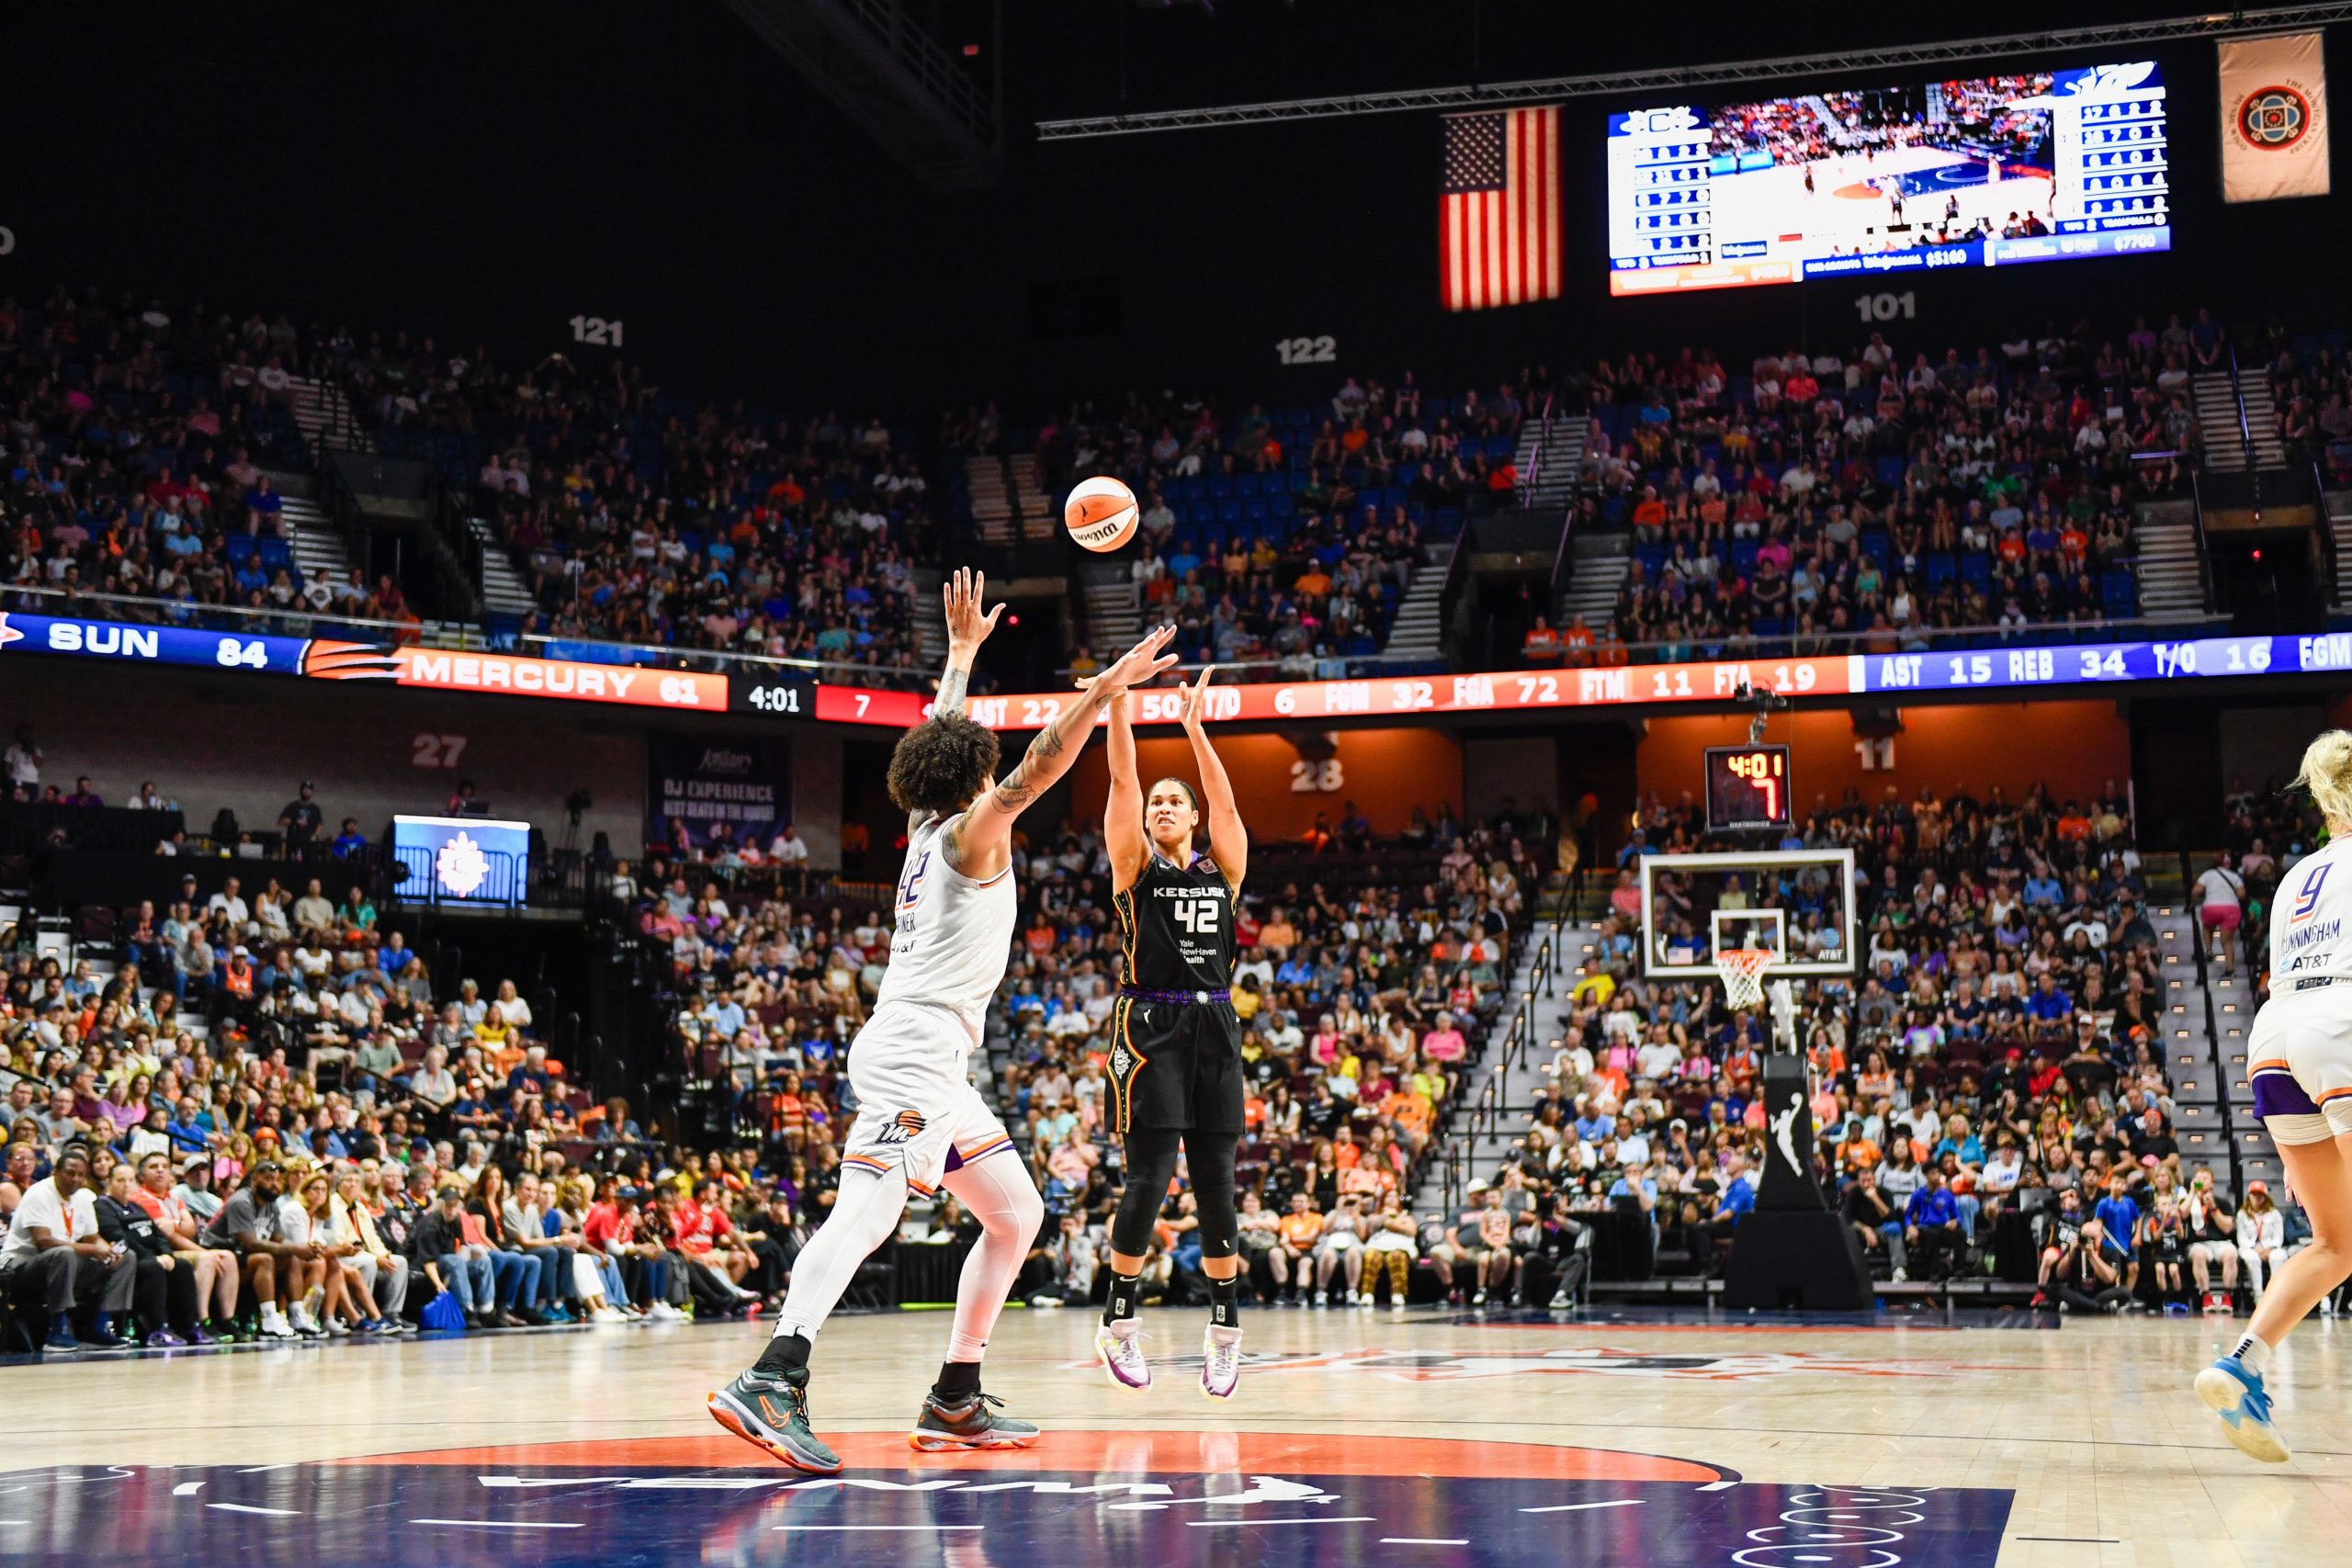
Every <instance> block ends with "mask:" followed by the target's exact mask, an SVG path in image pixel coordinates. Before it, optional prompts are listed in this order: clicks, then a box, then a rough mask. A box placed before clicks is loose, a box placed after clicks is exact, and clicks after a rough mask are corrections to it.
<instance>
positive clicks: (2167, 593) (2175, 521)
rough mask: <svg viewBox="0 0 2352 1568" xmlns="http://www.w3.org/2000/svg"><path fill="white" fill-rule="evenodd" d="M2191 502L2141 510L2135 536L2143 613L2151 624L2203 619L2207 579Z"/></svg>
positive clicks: (2152, 505)
mask: <svg viewBox="0 0 2352 1568" xmlns="http://www.w3.org/2000/svg"><path fill="white" fill-rule="evenodd" d="M2194 505H2195V503H2194V502H2186V501H2168V502H2148V503H2146V504H2143V505H2142V506H2141V507H2140V508H2139V509H2138V516H2137V518H2136V519H2135V520H2134V521H2133V523H2132V525H2131V527H2132V532H2133V534H2134V535H2136V536H2137V537H2138V542H2139V546H2140V558H2139V561H2138V563H2137V565H2136V568H2135V571H2136V575H2137V576H2138V579H2139V585H2140V614H2141V615H2144V616H2147V617H2148V618H2149V619H2151V620H2159V621H2163V620H2197V619H2201V618H2202V617H2203V616H2204V615H2205V578H2204V574H2203V572H2202V571H2200V570H2199V564H2198V558H2197V522H2196V517H2195V514H2194V513H2193V512H2192V510H2191V508H2192V507H2193V506H2194Z"/></svg>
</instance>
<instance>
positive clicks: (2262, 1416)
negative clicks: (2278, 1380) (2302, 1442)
mask: <svg viewBox="0 0 2352 1568" xmlns="http://www.w3.org/2000/svg"><path fill="white" fill-rule="evenodd" d="M2197 1397H2198V1398H2199V1399H2201V1400H2203V1401H2204V1402H2205V1404H2206V1405H2207V1407H2208V1408H2210V1409H2211V1410H2212V1411H2213V1413H2214V1414H2215V1415H2217V1416H2221V1418H2222V1431H2223V1432H2224V1433H2226V1434H2227V1435H2228V1437H2229V1439H2230V1441H2232V1442H2233V1443H2235V1444H2236V1445H2237V1446H2238V1450H2239V1451H2240V1452H2241V1453H2244V1454H2245V1455H2246V1457H2248V1458H2249V1459H2258V1460H2260V1461H2263V1462H2264V1463H2265V1464H2284V1463H2286V1462H2287V1460H2288V1457H2289V1456H2288V1453H2287V1445H2286V1443H2285V1442H2283V1441H2281V1440H2280V1438H2279V1436H2278V1428H2277V1427H2273V1426H2272V1425H2271V1424H2270V1395H2269V1394H2268V1393H2267V1392H2266V1391H2265V1390H2264V1388H2263V1386H2262V1375H2261V1374H2260V1373H2259V1372H2256V1371H2252V1370H2251V1369H2249V1368H2248V1367H2247V1366H2246V1364H2245V1362H2244V1361H2241V1360H2239V1359H2237V1358H2236V1357H2235V1356H2224V1357H2222V1359H2220V1360H2218V1361H2216V1362H2214V1363H2213V1364H2212V1365H2211V1366H2210V1367H2208V1368H2206V1369H2205V1370H2204V1371H2201V1372H2199V1373H2198V1374H2197Z"/></svg>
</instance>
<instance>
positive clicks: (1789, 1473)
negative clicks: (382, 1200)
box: [0, 1307, 2352, 1568]
mask: <svg viewBox="0 0 2352 1568" xmlns="http://www.w3.org/2000/svg"><path fill="white" fill-rule="evenodd" d="M1149 1317H1150V1321H1149V1322H1148V1325H1147V1330H1148V1333H1149V1334H1150V1336H1151V1338H1150V1341H1149V1344H1150V1347H1151V1349H1152V1350H1153V1352H1154V1354H1155V1358H1156V1360H1155V1370H1156V1371H1157V1373H1158V1379H1159V1381H1158V1386H1156V1387H1155V1388H1154V1389H1153V1390H1152V1391H1151V1393H1148V1395H1144V1396H1141V1397H1136V1396H1132V1395H1126V1394H1123V1393H1119V1392H1118V1391H1115V1390H1114V1389H1113V1388H1112V1387H1110V1386H1109V1385H1108V1384H1107V1382H1105V1381H1104V1379H1103V1374H1102V1373H1101V1371H1099V1370H1098V1369H1096V1368H1094V1367H1093V1366H1092V1365H1091V1361H1090V1359H1089V1358H1090V1354H1091V1352H1090V1346H1089V1339H1090V1336H1091V1329H1092V1323H1093V1316H1092V1314H1090V1313H1079V1312H1061V1313H1044V1312H1013V1313H1009V1314H1006V1316H1005V1319H1004V1321H1003V1323H1002V1324H1001V1327H1000V1330H999V1334H998V1337H997V1339H996V1341H995V1343H994V1344H993V1345H992V1346H991V1348H990V1351H989V1361H988V1367H989V1379H988V1386H989V1389H990V1391H991V1392H993V1393H1000V1394H1001V1395H1003V1396H1004V1397H1005V1398H1006V1399H1007V1401H1008V1402H1009V1405H1010V1408H1011V1410H1012V1412H1014V1413H1016V1414H1018V1415H1020V1416H1024V1417H1026V1418H1030V1419H1034V1420H1036V1421H1038V1422H1040V1423H1042V1424H1043V1425H1044V1426H1045V1427H1046V1429H1047V1435H1046V1438H1045V1439H1044V1440H1043V1441H1042V1442H1041V1443H1040V1444H1039V1445H1038V1446H1037V1447H1036V1448H1035V1449H1033V1450H1026V1451H1023V1452H1016V1453H1011V1454H1002V1455H955V1456H931V1455H921V1454H916V1453H913V1452H911V1451H910V1450H909V1449H908V1448H907V1446H906V1444H905V1441H904V1433H905V1430H906V1427H907V1426H908V1425H909V1424H910V1421H911V1420H912V1418H913V1416H914V1414H915V1411H916V1407H917V1404H918V1402H919V1401H920V1399H921V1397H922V1391H923V1388H924V1386H925V1385H926V1383H927V1382H928V1380H929V1378H930V1375H931V1371H932V1368H933V1363H934V1362H935V1361H936V1359H937V1358H938V1355H939V1346H940V1344H941V1342H942V1341H943V1340H944V1334H945V1324H944V1320H943V1319H942V1318H941V1317H940V1316H938V1315H936V1314H919V1313H894V1314H865V1315H848V1316H843V1317H840V1318H837V1319H836V1320H835V1321H834V1322H833V1323H831V1325H828V1326H827V1327H826V1329H825V1332H824V1334H823V1336H822V1337H821V1339H820V1342H819V1349H818V1369H819V1371H818V1380H817V1382H816V1383H815V1384H814V1387H813V1390H812V1403H813V1405H814V1409H815V1413H816V1416H817V1419H818V1423H819V1429H820V1433H822V1434H823V1435H824V1436H826V1437H827V1438H829V1439H831V1441H832V1442H833V1443H834V1444H835V1446H836V1447H837V1448H839V1449H840V1450H841V1451H842V1454H843V1456H844V1457H845V1458H846V1459H847V1460H848V1461H849V1468H848V1469H847V1470H846V1471H845V1472H843V1475H842V1478H841V1479H840V1481H838V1482H836V1481H831V1480H814V1479H812V1478H810V1477H808V1476H805V1475H801V1474H798V1473H797V1472H790V1471H787V1470H785V1469H783V1468H781V1467H779V1466H777V1465H775V1463H773V1462H772V1461H769V1460H767V1459H765V1458H763V1456H761V1455H760V1454H758V1453H756V1452H755V1451H754V1450H752V1449H750V1448H749V1447H747V1446H746V1445H744V1444H742V1443H741V1442H739V1441H737V1440H735V1439H733V1438H729V1437H728V1436H727V1435H726V1434H725V1433H723V1432H721V1431H720V1430H719V1429H718V1427H716V1426H715V1425H714V1424H713V1423H712V1422H711V1421H710V1419H709V1417H708V1416H707V1415H706V1414H705V1413H704V1409H703V1396H704V1394H705V1393H706V1392H707V1390H708V1389H710V1388H712V1387H713V1386H715V1385H716V1384H717V1383H718V1382H721V1381H723V1380H724V1379H725V1378H726V1377H727V1376H729V1375H730V1374H731V1373H732V1372H733V1371H736V1370H738V1369H740V1368H741V1365H742V1364H743V1363H744V1362H745V1361H747V1360H748V1359H750V1358H751V1356H752V1354H754V1353H755V1351H756V1350H757V1348H758V1346H759V1343H760V1331H759V1330H758V1329H756V1328H746V1327H744V1326H741V1325H723V1326H722V1325H667V1326H645V1327H636V1328H628V1329H609V1330H574V1331H556V1332H540V1333H527V1334H506V1335H500V1336H495V1337H475V1338H470V1339H467V1338H451V1339H445V1340H438V1341H435V1340H432V1339H427V1340H424V1341H403V1342H394V1343H384V1344H361V1343H356V1342H355V1343H348V1344H335V1345H320V1346H307V1347H289V1348H239V1349H236V1350H232V1351H228V1352H216V1353H201V1354H194V1355H171V1356H138V1355H128V1356H120V1357H93V1358H88V1359H79V1360H74V1361H63V1362H59V1361H51V1362H49V1363H46V1364H27V1365H22V1366H18V1367H15V1368H12V1369H10V1370H9V1371H8V1372H7V1374H6V1375H7V1382H8V1392H9V1402H8V1403H9V1414H10V1420H9V1425H10V1427H12V1428H13V1430H14V1432H15V1435H16V1441H15V1442H13V1443H12V1444H10V1445H9V1448H8V1450H7V1451H8V1454H9V1456H10V1461H11V1464H12V1465H13V1467H14V1469H13V1472H12V1473H10V1474H9V1475H7V1476H6V1477H5V1478H0V1494H4V1495H0V1556H5V1558H6V1561H9V1562H28V1563H31V1562H57V1563H59V1564H64V1563H67V1562H74V1563H81V1562H89V1561H92V1560H93V1559H94V1557H95V1559H96V1560H97V1561H106V1562H142V1561H143V1562H155V1563H164V1562H187V1563H235V1564H240V1565H242V1568H278V1565H280V1564H283V1565H286V1568H294V1565H297V1564H300V1565H302V1568H311V1565H316V1564H335V1563H343V1562H370V1563H374V1562H394V1563H404V1562H415V1563H434V1564H448V1563H453V1562H459V1563H473V1564H483V1565H502V1564H506V1563H533V1564H549V1563H575V1562H576V1563H582V1564H585V1563H597V1564H611V1563H620V1562H636V1563H648V1564H666V1563H715V1562H726V1563H755V1562H785V1561H793V1562H816V1563H830V1562H843V1563H852V1562H910V1563H915V1564H931V1563H940V1564H946V1565H948V1568H1051V1565H1056V1564H1065V1563H1067V1564H1080V1565H1092V1564H1097V1563H1100V1564H1105V1565H1111V1564H1117V1565H1120V1568H1125V1565H1127V1564H1132V1563H1136V1562H1165V1563H1192V1562H1218V1563H1224V1562H1266V1563H1284V1564H1288V1563H1298V1562H1329V1563H1339V1562H1349V1563H1358V1562H1361V1563H1371V1564H1380V1565H1382V1568H1386V1565H1389V1564H1408V1565H1412V1568H1453V1565H1455V1564H1480V1565H1485V1564H1521V1563H1528V1564H1534V1563H1544V1564H1560V1563H1571V1564H1577V1565H1585V1564H1594V1565H1598V1564H1625V1565H1627V1568H1633V1565H1637V1564H1638V1565H1650V1564H1683V1563H1690V1564H1698V1563H1739V1564H1747V1565H1761V1564H1771V1565H1774V1568H1780V1565H1782V1564H1797V1563H1808V1564H1833V1565H1850V1568H1891V1565H1892V1564H1894V1563H1898V1562H1900V1563H1917V1564H1952V1565H1962V1564H1993V1563H1999V1564H2002V1565H2005V1568H2023V1565H2038V1564H2051V1565H2053V1568H2054V1565H2057V1564H2062V1563H2063V1564H2067V1565H2069V1568H2073V1565H2077V1564H2082V1563H2087V1562H2100V1563H2119V1564H2120V1563H2134V1564H2140V1563H2167V1562H2195V1563H2199V1564H2241V1563H2242V1564H2263V1563H2279V1564H2285V1563H2298V1564H2301V1563H2307V1562H2312V1561H2313V1560H2315V1557H2316V1554H2318V1553H2320V1552H2322V1551H2327V1550H2330V1549H2336V1548H2340V1545H2341V1543H2342V1542H2343V1541H2344V1540H2346V1537H2347V1535H2348V1534H2352V1444H2347V1443H2346V1442H2344V1441H2343V1440H2342V1438H2340V1437H2339V1434H2340V1433H2341V1432H2342V1430H2343V1428H2344V1426H2345V1422H2346V1416H2347V1401H2346V1397H2345V1394H2344V1393H2343V1390H2344V1388H2345V1386H2346V1382H2347V1377H2346V1374H2347V1372H2352V1344H2347V1341H2346V1338H2345V1337H2344V1333H2343V1331H2341V1330H2339V1329H2338V1328H2337V1327H2336V1325H2335V1324H2333V1323H2332V1322H2330V1323H2314V1324H2312V1325H2308V1326H2307V1327H2306V1329H2305V1331H2304V1332H2302V1333H2301V1334H2298V1335H2297V1336H2296V1337H2295V1338H2294V1339H2293V1340H2292V1341H2290V1343H2289V1345H2288V1346H2287V1347H2286V1348H2284V1349H2283V1350H2282V1351H2281V1352H2280V1357H2279V1371H2278V1373H2275V1374H2274V1379H2273V1383H2274V1387H2276V1388H2278V1389H2279V1390H2280V1392H2281V1394H2282V1398H2281V1406H2282V1419H2283V1420H2284V1421H2285V1423H2286V1430H2287V1433H2288V1436H2289V1438H2290V1441H2292V1442H2294V1443H2295V1444H2296V1445H2297V1450H2298V1451H2297V1457H2296V1459H2295V1461H2294V1462H2292V1463H2291V1464H2289V1465H2287V1466H2285V1467H2282V1468H2278V1469H2267V1468H2265V1467H2262V1466H2258V1465H2256V1463H2254V1462H2253V1461H2249V1460H2247V1459H2245V1458H2244V1457H2243V1456H2242V1455H2240V1454H2239V1453H2238V1452H2237V1451H2236V1450H2234V1449H2232V1448H2231V1447H2229V1446H2228V1445H2227V1444H2226V1443H2225V1442H2224V1441H2223V1439H2222V1436H2221V1432H2220V1429H2219V1427H2217V1426H2216V1425H2215V1423H2214V1421H2213V1418H2212V1417H2211V1416H2210V1415H2209V1414H2208V1413H2207V1412H2206V1411H2205V1410H2204V1408H2203V1407H2202V1406H2200V1405H2199V1404H2197V1402H2196V1400H2195V1399H2194V1398H2193V1397H2192V1396H2191V1395H2190V1394H2189V1393H2188V1379H2189V1376H2190V1375H2191V1374H2192V1373H2193V1371H2195V1370H2196V1368H2197V1367H2199V1365H2201V1364H2202V1363H2203V1362H2204V1361H2206V1360H2207V1359H2210V1357H2211V1354H2212V1345H2213V1342H2214V1341H2215V1339H2216V1338H2217V1337H2219V1335H2220V1334H2221V1333H2222V1332H2223V1325H2222V1323H2221V1322H2220V1321H2218V1320H2217V1321H2210V1322H2209V1321H2205V1320H2196V1319H2189V1320H2179V1319H2157V1320H2147V1319H2139V1320H2127V1321H2112V1320H2100V1321H2081V1320H2075V1319H2068V1320H2065V1321H2064V1323H2063V1325H2056V1320H2052V1319H2047V1318H2045V1319H2042V1320H2041V1323H2040V1324H2039V1325H2036V1324H2035V1323H2034V1322H2033V1320H2030V1319H2029V1318H2027V1317H2025V1316H2024V1315H2022V1314H2016V1315H2014V1316H2012V1317H2010V1318H2007V1319H2005V1320H2003V1321H2007V1322H2010V1323H2014V1324H2015V1325H2017V1326H2015V1327H2010V1328H1996V1327H1991V1326H1971V1327H1954V1328H1947V1327H1944V1326H1942V1325H1941V1322H1940V1319H1937V1320H1934V1321H1932V1322H1928V1323H1921V1324H1917V1325H1913V1324H1908V1323H1904V1322H1901V1321H1899V1320H1896V1321H1891V1322H1889V1323H1887V1324H1886V1325H1857V1324H1846V1323H1827V1322H1776V1323H1773V1324H1770V1325H1766V1326H1757V1325H1752V1324H1749V1323H1744V1322H1741V1321H1736V1320H1734V1319H1732V1318H1730V1317H1727V1316H1720V1315H1719V1316H1716V1317H1714V1318H1712V1319H1711V1318H1709V1317H1708V1316H1707V1315H1705V1314H1702V1313H1697V1312H1688V1313H1682V1314H1674V1315H1668V1314H1662V1313H1655V1312H1652V1313H1645V1312H1642V1311H1641V1310H1640V1309H1625V1310H1623V1312H1619V1311H1616V1310H1614V1309H1610V1308H1605V1307H1603V1308H1597V1309H1595V1310H1594V1311H1593V1312H1591V1313H1589V1314H1586V1315H1584V1316H1582V1317H1580V1318H1578V1319H1576V1320H1574V1321H1571V1320H1569V1319H1567V1318H1566V1317H1565V1316H1562V1317H1558V1318H1555V1317H1554V1316H1552V1315H1551V1314H1510V1313H1503V1314H1487V1315H1486V1316H1484V1317H1480V1316H1478V1315H1476V1314H1462V1313H1457V1312H1419V1311H1417V1312H1413V1313H1408V1314H1399V1313H1391V1312H1388V1311H1386V1310H1381V1311H1357V1310H1353V1309H1335V1310H1328V1311H1309V1310H1293V1311H1272V1310H1267V1311H1258V1312H1255V1313H1252V1314H1250V1316H1249V1317H1248V1319H1247V1326H1248V1328H1249V1332H1250V1338H1249V1342H1248V1343H1249V1348H1250V1353H1251V1357H1252V1362H1251V1366H1250V1371H1249V1372H1248V1374H1247V1375H1246V1376H1245V1377H1244V1380H1243V1382H1242V1386H1241V1393H1240V1395H1239V1396H1238V1398H1236V1399H1235V1400H1234V1401H1233V1402H1232V1404H1230V1405H1212V1404H1209V1403H1208V1402H1207V1401H1205V1400H1204V1399H1203V1398H1202V1397H1201V1395H1200V1393H1199V1392H1198V1387H1197V1383H1196V1381H1195V1380H1196V1378H1197V1372H1198V1357H1199V1340H1198V1335H1199V1332H1200V1314H1198V1313H1196V1312H1189V1311H1188V1312H1181V1313H1176V1312H1160V1313H1157V1314H1149ZM2052 1325H2055V1326H2052Z"/></svg>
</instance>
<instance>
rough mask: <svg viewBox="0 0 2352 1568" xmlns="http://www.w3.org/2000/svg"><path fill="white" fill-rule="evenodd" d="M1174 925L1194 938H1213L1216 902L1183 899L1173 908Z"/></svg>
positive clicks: (1213, 900) (1206, 899)
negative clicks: (1190, 933) (1180, 927)
mask: <svg viewBox="0 0 2352 1568" xmlns="http://www.w3.org/2000/svg"><path fill="white" fill-rule="evenodd" d="M1175 913H1176V923H1177V924H1178V925H1180V926H1182V927H1183V928H1184V929H1185V930H1186V931H1191V932H1192V933H1193V935H1194V936H1213V935H1215V934H1216V921H1217V901H1216V899H1214V898H1184V899H1181V900H1179V901H1178V902H1177V904H1176V906H1175Z"/></svg>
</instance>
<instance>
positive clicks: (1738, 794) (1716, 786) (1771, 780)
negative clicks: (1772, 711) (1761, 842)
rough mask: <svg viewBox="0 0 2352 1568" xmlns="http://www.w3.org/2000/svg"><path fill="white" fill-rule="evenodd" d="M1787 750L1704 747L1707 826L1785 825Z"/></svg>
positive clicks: (1787, 813)
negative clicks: (1705, 749)
mask: <svg viewBox="0 0 2352 1568" xmlns="http://www.w3.org/2000/svg"><path fill="white" fill-rule="evenodd" d="M1793 819H1794V818H1793V817H1792V812H1791V809H1790V805H1789V749H1788V748H1787V747H1786V746H1761V745H1758V746H1710V747H1708V748H1707V827H1708V829H1710V830H1712V831H1715V832H1728V831H1736V830H1737V829H1743V828H1787V827H1789V826H1790V825H1791V824H1792V821H1793Z"/></svg>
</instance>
